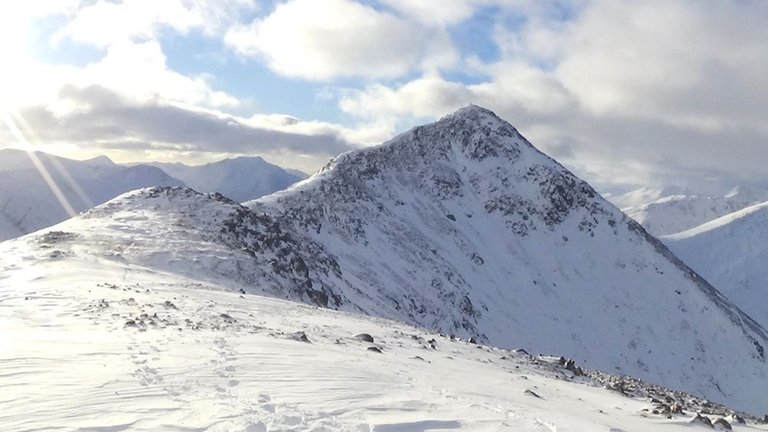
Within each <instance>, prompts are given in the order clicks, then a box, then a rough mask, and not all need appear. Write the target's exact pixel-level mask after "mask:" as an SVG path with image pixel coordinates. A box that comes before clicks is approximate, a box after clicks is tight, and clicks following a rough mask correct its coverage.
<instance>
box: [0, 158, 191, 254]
mask: <svg viewBox="0 0 768 432" xmlns="http://www.w3.org/2000/svg"><path fill="white" fill-rule="evenodd" d="M33 156H34V157H35V158H37V159H38V160H39V161H40V163H41V165H42V166H43V167H44V168H45V171H46V172H47V173H49V174H50V176H51V178H52V180H53V181H54V183H55V184H56V185H58V187H59V188H60V189H61V192H62V194H63V196H64V197H65V199H66V201H67V202H68V203H69V204H70V205H71V207H72V208H73V210H74V211H75V212H80V211H83V210H86V209H89V208H91V207H93V206H94V205H97V204H101V203H103V202H105V201H107V200H109V199H112V198H114V197H116V196H117V195H120V194H122V193H124V192H127V191H131V190H134V189H138V188H142V187H146V186H182V185H184V183H182V182H181V181H179V180H177V179H174V178H171V177H169V176H168V175H167V174H165V173H164V172H163V171H162V170H160V169H158V168H155V167H150V166H146V165H137V166H132V167H124V166H121V165H116V164H114V163H112V161H110V160H109V159H107V158H104V157H101V158H96V159H91V160H87V161H76V160H71V159H66V158H61V157H57V156H52V155H49V154H46V153H40V152H35V153H33ZM68 217H69V214H68V212H67V210H66V209H65V207H64V206H63V205H62V204H61V203H60V201H59V200H58V199H57V198H56V195H55V193H54V192H53V191H52V190H51V188H50V187H49V186H48V184H47V183H46V181H45V179H44V177H43V176H42V175H41V174H40V171H38V169H37V168H36V167H35V164H34V163H33V162H32V158H31V157H30V155H29V154H27V152H24V151H20V150H13V149H2V150H0V241H2V240H6V239H9V238H13V237H16V236H18V235H20V234H24V233H29V232H32V231H36V230H38V229H40V228H44V227H47V226H51V225H53V224H55V223H58V222H61V221H63V220H65V219H67V218H68Z"/></svg>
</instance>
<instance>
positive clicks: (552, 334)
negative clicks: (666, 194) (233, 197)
mask: <svg viewBox="0 0 768 432" xmlns="http://www.w3.org/2000/svg"><path fill="white" fill-rule="evenodd" d="M85 220H87V224H83V223H82V221H85ZM56 230H57V231H66V232H70V233H71V235H66V236H64V237H62V238H64V239H65V240H64V241H63V242H62V244H60V245H58V246H57V247H67V246H66V244H69V246H68V247H70V248H72V250H73V253H77V254H82V253H100V254H103V255H105V256H108V257H113V258H115V259H117V260H119V261H120V262H129V263H134V264H138V265H143V266H150V267H153V268H157V269H158V270H161V271H171V272H175V273H177V274H183V275H186V276H189V277H191V278H196V279H206V280H214V281H217V283H220V284H221V283H222V281H224V282H226V283H227V284H229V286H231V287H232V288H234V289H243V290H244V291H246V292H250V293H255V294H268V295H272V296H277V297H281V298H287V299H292V300H301V301H305V302H309V303H314V304H318V305H321V306H325V307H330V308H334V309H340V310H346V311H354V312H361V313H365V314H369V315H373V316H379V317H385V318H392V319H397V320H401V321H405V322H407V323H411V324H415V325H419V326H425V327H429V328H433V329H438V330H440V331H442V332H444V333H447V334H456V335H460V336H473V337H475V338H477V339H479V340H481V341H485V342H488V343H491V344H494V345H498V346H502V347H521V348H525V349H526V350H528V351H529V352H540V353H553V354H558V355H565V356H568V357H572V358H574V359H576V360H577V362H580V363H582V364H585V365H586V366H588V367H592V368H599V369H604V370H608V371H611V372H617V373H622V374H628V375H633V376H637V377H640V378H643V379H646V380H649V381H652V382H656V383H660V384H664V385H666V386H669V387H672V388H677V389H681V390H686V391H690V392H693V393H696V394H699V395H703V396H705V397H708V398H710V399H712V400H715V401H720V402H724V403H727V404H730V405H732V406H734V407H736V408H739V409H743V410H746V411H750V412H753V413H761V412H764V411H766V410H768V402H766V400H765V399H764V397H763V395H764V389H765V388H766V385H768V363H766V357H765V356H766V353H765V348H764V347H765V346H766V345H768V336H766V333H765V331H764V330H763V329H762V328H761V327H760V326H759V325H758V324H757V323H755V322H754V321H753V320H752V319H750V318H749V317H748V316H747V315H745V314H744V313H742V312H741V311H740V310H739V309H738V308H737V307H736V306H734V305H733V304H732V303H731V302H730V301H729V300H727V299H726V298H724V297H723V296H722V295H721V294H720V293H719V292H718V291H717V290H716V289H714V288H713V287H712V286H711V285H709V284H708V283H707V282H706V281H705V280H703V279H702V278H700V277H699V276H698V275H697V274H696V273H695V272H693V271H692V270H691V269H689V268H688V267H686V266H685V265H684V264H683V263H682V262H681V261H680V260H678V259H677V258H676V257H675V256H674V255H672V254H671V253H670V252H669V251H668V250H667V249H666V248H665V247H664V246H663V245H662V244H661V243H660V242H658V241H657V240H656V239H655V238H653V237H652V236H650V235H649V234H648V233H647V232H646V231H645V230H644V229H643V228H642V227H641V226H640V225H639V224H637V223H636V222H634V221H633V220H631V219H629V218H628V217H626V216H625V215H624V214H623V213H621V212H620V211H619V210H618V209H616V208H615V207H614V206H613V205H611V204H609V203H608V202H607V201H605V200H604V199H603V198H602V197H600V196H599V195H598V194H597V193H596V192H595V191H594V190H593V189H592V187H590V186H589V185H588V184H587V183H585V182H584V181H582V180H580V179H578V178H577V177H575V176H574V175H573V174H571V173H570V172H569V171H568V170H566V169H565V168H563V167H562V166H561V165H559V164H558V163H556V162H555V161H554V160H552V159H550V158H549V157H547V156H546V155H544V154H542V153H541V152H539V151H538V150H536V149H535V148H534V147H533V146H532V145H531V144H530V143H529V142H528V141H527V140H526V139H525V138H523V137H522V136H521V135H520V134H519V133H518V131H517V130H515V129H514V128H513V127H512V126H511V125H510V124H509V123H507V122H505V121H503V120H501V119H499V118H498V117H497V116H496V115H495V114H493V113H492V112H490V111H487V110H485V109H482V108H479V107H476V106H469V107H466V108H463V109H461V110H459V111H457V112H455V113H453V114H450V115H448V116H446V117H444V118H443V119H441V120H439V121H438V122H436V123H433V124H430V125H426V126H421V127H416V128H414V129H412V130H410V131H408V132H406V133H404V134H402V135H400V136H398V137H396V138H394V139H392V140H390V141H389V142H386V143H384V144H383V145H381V146H378V147H373V148H368V149H364V150H359V151H353V152H349V153H345V154H342V155H340V156H338V157H337V158H335V159H334V160H333V161H332V162H331V163H330V164H328V166H326V167H325V168H324V169H323V170H321V171H320V172H318V173H317V174H316V175H314V176H313V177H311V178H310V179H308V180H306V181H304V182H301V183H298V184H296V185H294V186H293V187H291V188H290V189H288V190H286V191H283V192H278V193H276V194H272V195H269V196H266V197H263V198H260V199H257V200H255V201H250V202H248V203H246V204H245V205H240V204H237V203H235V202H234V201H230V200H228V199H226V198H224V197H223V196H221V195H203V194H199V193H196V192H194V191H191V190H188V189H179V188H153V189H145V190H141V191H138V192H133V193H130V194H127V195H123V196H122V197H119V198H118V199H116V200H113V201H111V202H109V203H107V204H105V205H103V206H100V207H98V208H96V209H94V210H93V211H91V212H89V213H88V214H86V215H85V216H83V218H80V219H74V220H72V221H70V222H67V223H65V224H62V225H59V226H58V227H57V228H56ZM121 239H122V240H121ZM104 241H111V247H110V250H109V251H101V252H99V250H100V249H99V245H102V244H104Z"/></svg>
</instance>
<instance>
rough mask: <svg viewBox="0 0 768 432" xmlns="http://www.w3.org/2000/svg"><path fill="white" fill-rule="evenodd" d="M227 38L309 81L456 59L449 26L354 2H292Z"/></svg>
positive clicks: (392, 73)
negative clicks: (433, 25)
mask: <svg viewBox="0 0 768 432" xmlns="http://www.w3.org/2000/svg"><path fill="white" fill-rule="evenodd" d="M226 42H227V43H228V44H229V45H230V46H231V47H232V48H233V49H235V50H236V51H237V52H239V53H241V54H243V55H246V56H250V57H258V58H263V59H265V60H266V62H267V64H268V65H269V67H270V68H272V69H273V70H275V71H276V72H278V73H280V74H283V75H286V76H291V77H301V78H307V79H311V80H329V79H333V78H336V77H354V76H364V77H397V76H401V75H404V74H406V73H408V72H409V71H411V70H413V69H414V68H416V69H421V70H432V69H435V68H437V67H442V66H448V65H452V64H453V63H455V61H456V60H457V53H456V51H455V49H454V48H453V46H452V43H451V40H450V37H449V35H448V33H447V32H446V31H445V30H442V29H435V28H428V27H424V26H421V25H419V24H417V23H415V22H411V21H407V20H404V19H402V18H399V17H397V16H395V15H392V14H390V13H387V12H382V11H378V10H376V9H374V8H372V7H370V6H366V5H363V4H360V3H357V2H354V1H351V0H291V1H289V2H287V3H282V4H280V5H278V6H277V7H276V8H275V10H274V11H273V12H272V13H271V14H270V15H268V16H267V17H266V18H264V19H259V20H255V21H254V22H252V23H251V24H250V25H239V26H235V27H233V28H232V29H230V31H229V32H228V33H227V35H226Z"/></svg>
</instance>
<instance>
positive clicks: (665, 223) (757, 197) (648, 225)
mask: <svg viewBox="0 0 768 432" xmlns="http://www.w3.org/2000/svg"><path fill="white" fill-rule="evenodd" d="M766 198H768V194H766V193H765V192H764V191H760V190H754V189H750V188H746V187H737V188H734V189H733V190H732V191H730V192H729V193H727V194H725V195H720V196H717V195H696V194H690V193H688V194H677V195H670V196H664V197H662V198H658V199H656V200H654V201H652V202H649V203H646V204H641V205H637V206H633V207H625V208H624V212H625V213H626V214H627V215H628V216H630V217H631V218H633V219H634V220H636V221H637V222H639V223H640V224H641V225H642V226H643V227H644V228H645V229H646V230H648V232H650V233H651V234H653V235H655V236H663V235H671V234H674V233H678V232H681V231H685V230H687V229H690V228H693V227H695V226H698V225H701V224H703V223H706V222H708V221H711V220H713V219H717V218H719V217H721V216H724V215H727V214H728V213H732V212H735V211H738V210H741V209H743V208H745V207H748V206H750V205H753V204H756V203H758V202H760V201H762V200H764V199H766Z"/></svg>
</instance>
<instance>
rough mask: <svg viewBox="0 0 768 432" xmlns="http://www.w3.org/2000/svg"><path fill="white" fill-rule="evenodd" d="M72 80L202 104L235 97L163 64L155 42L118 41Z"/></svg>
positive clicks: (221, 103)
mask: <svg viewBox="0 0 768 432" xmlns="http://www.w3.org/2000/svg"><path fill="white" fill-rule="evenodd" d="M76 83H77V84H78V85H80V86H81V87H86V86H88V85H100V86H103V87H106V88H110V89H112V90H115V91H117V92H119V93H120V94H122V95H124V96H126V97H130V98H133V99H136V100H165V101H172V102H182V103H187V104H193V105H198V106H206V107H227V106H229V107H232V106H236V105H238V100H237V99H236V98H234V97H233V96H231V95H228V94H226V93H224V92H221V91H216V90H214V89H212V88H211V86H210V84H209V83H208V82H207V81H206V79H205V78H203V77H189V76H186V75H182V74H180V73H178V72H175V71H173V70H171V69H169V68H168V66H167V65H166V58H165V55H164V54H163V50H162V48H161V47H160V44H158V43H157V42H154V41H151V42H141V43H133V42H118V43H115V44H113V45H112V46H110V47H109V48H108V49H107V53H106V55H105V56H104V58H103V59H102V60H100V61H99V62H97V63H94V64H91V65H88V66H86V67H85V68H84V69H83V70H82V73H81V74H80V76H79V77H77V81H76Z"/></svg>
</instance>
